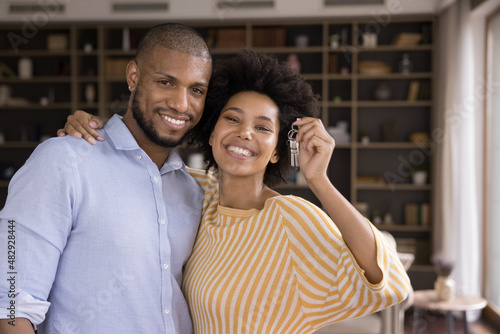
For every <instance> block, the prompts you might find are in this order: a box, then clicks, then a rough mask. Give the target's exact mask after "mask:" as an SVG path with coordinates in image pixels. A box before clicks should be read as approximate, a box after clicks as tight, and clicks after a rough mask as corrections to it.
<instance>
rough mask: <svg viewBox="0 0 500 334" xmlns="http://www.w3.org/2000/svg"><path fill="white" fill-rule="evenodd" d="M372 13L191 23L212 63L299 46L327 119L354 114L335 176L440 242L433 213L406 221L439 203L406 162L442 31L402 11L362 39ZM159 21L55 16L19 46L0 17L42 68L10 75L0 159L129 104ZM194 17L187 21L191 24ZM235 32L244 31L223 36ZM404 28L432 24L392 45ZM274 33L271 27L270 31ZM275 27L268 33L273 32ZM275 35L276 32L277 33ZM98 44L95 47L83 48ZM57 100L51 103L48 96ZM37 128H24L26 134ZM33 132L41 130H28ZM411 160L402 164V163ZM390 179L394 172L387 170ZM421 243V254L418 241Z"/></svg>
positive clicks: (428, 102) (2, 55)
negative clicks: (421, 222) (377, 66)
mask: <svg viewBox="0 0 500 334" xmlns="http://www.w3.org/2000/svg"><path fill="white" fill-rule="evenodd" d="M372 21H373V20H370V19H352V20H324V19H323V20H307V21H298V22H297V21H276V20H275V21H255V22H248V23H242V22H193V24H191V26H193V27H194V28H195V29H197V30H198V31H199V32H200V33H201V34H202V35H203V36H204V37H205V38H206V40H207V42H208V43H209V45H210V46H211V49H212V54H213V58H214V61H217V60H218V59H222V58H228V57H230V56H232V55H234V54H235V53H237V52H238V51H239V49H240V48H241V47H251V48H254V49H256V50H257V51H259V52H263V53H268V54H272V55H275V56H276V57H277V58H278V59H279V60H281V61H286V59H287V57H288V55H290V54H292V53H294V54H296V55H297V56H298V58H299V60H300V63H301V74H302V75H303V76H304V77H305V78H306V79H307V80H308V81H309V82H310V83H311V86H312V87H313V90H314V91H315V92H316V93H318V94H320V95H321V97H322V99H321V112H322V119H323V122H324V123H325V126H326V127H333V126H335V125H336V123H337V122H338V121H344V122H347V123H348V130H349V134H350V136H351V140H350V141H349V142H348V143H341V144H338V145H337V147H336V150H335V153H334V157H333V159H332V162H331V166H330V169H329V175H330V177H331V179H332V180H333V182H334V184H335V185H336V186H337V187H338V189H339V190H340V191H341V192H342V193H343V194H344V195H345V196H346V197H347V198H348V199H350V200H351V202H353V203H357V202H365V203H367V204H368V206H369V216H370V218H372V217H371V215H372V214H373V212H374V211H379V212H381V213H382V214H385V213H389V214H391V215H392V217H393V219H394V224H393V225H387V226H385V225H384V226H383V227H384V229H387V230H388V231H390V232H391V233H393V234H394V235H395V237H396V238H398V237H399V236H403V237H404V238H408V237H410V238H411V237H412V234H414V238H415V239H417V240H420V241H422V240H424V241H425V242H426V243H427V244H429V245H431V244H432V228H431V226H432V223H433V222H432V221H431V222H430V225H429V226H406V225H405V214H404V206H405V204H406V203H408V202H415V203H431V208H432V196H431V193H432V189H433V184H432V182H433V179H432V175H429V179H428V182H427V183H426V184H425V185H419V186H417V185H414V184H412V183H411V177H410V175H409V174H408V173H407V171H406V170H404V168H403V167H404V166H406V165H407V164H406V165H405V161H406V162H410V164H411V163H412V161H413V160H415V159H416V157H419V158H422V157H423V158H422V159H423V160H424V162H425V163H426V164H428V163H429V161H430V160H431V159H432V156H431V154H430V153H428V152H427V151H425V149H423V148H422V145H417V144H415V143H412V142H410V141H409V139H408V138H409V135H410V134H411V133H414V132H424V133H427V134H430V133H431V132H432V130H433V125H432V123H431V119H432V113H433V112H434V110H433V109H434V96H433V91H434V90H433V86H434V81H435V80H434V76H435V65H434V59H435V36H436V33H435V30H436V22H435V18H434V17H411V18H394V19H392V20H391V22H390V23H389V24H387V25H384V26H377V27H376V28H377V32H378V34H377V37H378V43H377V45H376V46H373V47H365V46H363V43H362V41H363V39H362V35H363V34H364V33H365V31H366V32H373V28H374V27H373V26H372V25H373V22H372ZM153 24H154V23H152V22H144V23H126V24H118V23H112V24H99V25H90V24H70V25H62V24H61V25H47V26H45V27H43V28H40V29H39V32H38V33H37V34H36V35H35V36H33V37H32V38H30V39H29V41H28V42H27V43H25V44H22V45H19V50H18V51H17V52H16V51H15V50H13V49H12V46H11V45H10V43H9V40H8V38H7V37H6V36H7V34H8V33H12V32H13V33H17V34H18V35H20V36H22V33H23V32H22V31H21V30H20V28H19V27H13V26H2V25H0V63H4V64H5V65H7V66H8V67H9V68H10V69H12V71H13V72H17V62H18V60H19V59H20V58H22V57H28V58H30V59H32V61H33V68H34V73H33V78H32V79H28V80H23V79H19V78H17V77H5V76H4V77H1V76H0V78H1V81H0V85H6V86H8V87H9V88H10V90H11V91H12V97H16V98H17V97H20V98H24V99H26V101H25V103H24V104H23V103H21V104H16V105H0V131H2V132H4V134H5V137H6V142H5V143H4V144H2V145H0V163H12V164H15V165H16V167H20V165H21V164H22V163H23V162H24V160H25V159H26V158H27V157H28V156H29V154H30V153H31V151H32V149H33V148H34V147H35V146H36V142H37V141H38V140H40V139H41V138H42V137H43V136H54V135H55V133H56V130H57V129H58V128H60V127H61V126H62V124H64V122H65V120H66V117H67V115H69V114H70V113H71V112H72V111H74V110H77V109H83V110H86V111H89V112H92V113H95V114H99V115H101V116H104V117H109V116H110V115H111V114H112V113H114V112H122V111H124V110H125V107H126V102H127V101H128V91H127V87H126V84H125V66H124V64H126V62H127V61H129V60H130V59H132V58H133V57H134V53H135V49H134V48H135V46H136V45H137V41H138V39H139V37H140V36H141V35H142V34H143V33H144V32H145V31H146V30H147V29H148V28H149V27H151V26H152V25H153ZM188 24H189V23H188ZM124 28H128V29H129V35H130V43H128V44H130V49H128V50H123V47H122V46H123V41H122V36H123V29H124ZM228 32H229V33H232V34H233V35H236V36H240V37H239V39H238V38H235V39H230V40H228V39H221V37H223V36H224V34H226V35H227V33H228ZM401 33H419V34H422V35H421V36H422V42H421V43H419V44H416V45H394V44H393V41H394V38H395V37H396V36H397V35H398V34H401ZM53 34H62V35H65V36H66V37H67V46H66V48H65V49H63V50H48V49H47V39H48V37H49V36H50V35H53ZM302 35H304V36H306V39H307V40H308V43H307V45H306V46H297V45H296V42H297V40H298V39H300V38H302V37H301V36H302ZM332 35H337V36H339V38H340V40H339V44H338V45H337V46H335V47H332V46H331V45H330V39H331V37H332ZM263 36H264V37H263ZM265 36H268V37H265ZM269 36H273V37H272V38H274V39H272V38H271V37H269ZM87 44H90V45H91V46H92V47H91V48H88V46H87V47H85V46H86V45H87ZM405 53H407V54H409V56H410V59H411V60H412V62H413V69H412V71H411V72H410V73H408V74H403V73H401V72H400V71H399V69H398V65H399V61H400V59H401V58H402V55H403V54H405ZM363 61H384V62H386V63H387V64H388V65H389V66H390V67H391V71H390V72H389V73H382V74H365V73H359V65H360V63H361V62H363ZM415 81H417V82H419V84H420V87H421V88H423V87H424V86H425V87H427V94H426V95H420V96H418V98H416V99H415V100H413V101H409V100H408V90H409V85H410V83H411V82H415ZM382 83H384V84H385V85H387V87H389V89H390V91H391V96H390V98H389V99H387V100H377V99H376V98H374V90H376V89H377V87H379V85H380V84H382ZM88 85H92V86H94V89H95V98H94V99H93V101H87V99H86V97H85V89H86V87H87V86H88ZM42 97H46V98H48V103H47V104H46V105H41V104H40V99H41V98H42ZM385 123H394V124H397V129H398V131H397V134H396V137H397V138H396V140H394V139H392V140H389V141H386V140H384V139H386V138H384V135H383V132H382V127H383V125H384V124H385ZM23 131H24V132H26V131H28V132H29V133H28V136H27V137H28V141H26V139H27V138H26V133H25V135H24V138H21V137H22V136H21V133H22V132H23ZM30 132H32V133H30ZM362 133H367V134H368V135H369V136H370V143H368V144H363V143H361V141H360V136H361V134H362ZM402 170H404V172H402ZM387 173H392V174H391V175H395V176H397V178H396V180H397V182H396V183H394V184H387V183H366V182H357V178H358V177H359V176H361V177H367V176H373V177H379V178H380V177H384V174H387ZM384 179H386V180H387V177H384ZM6 188H7V182H6V181H3V182H0V203H3V202H4V200H5V197H6V192H7V190H6ZM280 191H281V192H283V193H296V194H299V195H301V196H305V197H308V196H309V199H311V200H314V198H313V196H312V193H310V192H309V193H308V190H307V189H306V188H304V187H303V186H295V185H293V184H289V185H286V186H282V187H280ZM416 252H422V250H421V249H420V250H419V249H417V250H416ZM426 252H427V255H424V256H418V259H419V261H421V260H422V259H424V261H423V262H421V263H417V264H416V265H418V266H420V267H419V268H422V266H423V267H427V268H428V267H429V258H428V254H430V252H431V251H430V250H426Z"/></svg>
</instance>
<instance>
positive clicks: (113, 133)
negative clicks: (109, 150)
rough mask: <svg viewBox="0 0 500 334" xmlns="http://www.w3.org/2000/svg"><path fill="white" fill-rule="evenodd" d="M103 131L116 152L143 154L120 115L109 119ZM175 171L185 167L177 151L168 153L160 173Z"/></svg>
mask: <svg viewBox="0 0 500 334" xmlns="http://www.w3.org/2000/svg"><path fill="white" fill-rule="evenodd" d="M104 129H105V130H106V133H107V135H108V136H109V139H110V140H111V142H112V143H113V145H114V147H115V148H116V149H117V150H124V151H130V150H141V151H142V152H144V150H143V149H142V148H141V147H140V146H139V144H137V141H136V140H135V138H134V136H132V133H131V132H130V130H129V129H128V128H127V126H126V125H125V123H123V121H122V117H121V116H120V115H117V114H115V115H113V117H111V119H110V120H109V121H108V122H107V123H106V125H105V126H104ZM144 154H145V152H144ZM176 169H185V165H184V161H182V159H181V157H180V155H179V153H178V152H177V150H176V149H173V150H171V151H170V154H169V155H168V158H167V161H165V163H164V164H163V166H162V168H161V170H160V173H161V174H163V173H166V172H169V171H171V170H176Z"/></svg>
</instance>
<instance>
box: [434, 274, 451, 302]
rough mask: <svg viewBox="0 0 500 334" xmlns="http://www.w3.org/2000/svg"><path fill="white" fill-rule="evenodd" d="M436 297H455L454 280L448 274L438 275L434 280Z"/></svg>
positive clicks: (446, 299)
mask: <svg viewBox="0 0 500 334" xmlns="http://www.w3.org/2000/svg"><path fill="white" fill-rule="evenodd" d="M434 290H435V291H436V297H437V298H438V299H439V300H441V301H445V302H447V301H450V300H453V298H455V281H454V280H453V279H452V278H451V277H450V276H438V277H437V279H436V282H434Z"/></svg>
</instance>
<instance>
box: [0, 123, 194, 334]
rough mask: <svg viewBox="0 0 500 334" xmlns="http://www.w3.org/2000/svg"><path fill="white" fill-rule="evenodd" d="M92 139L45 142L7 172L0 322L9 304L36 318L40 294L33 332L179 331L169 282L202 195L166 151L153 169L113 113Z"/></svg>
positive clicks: (180, 305)
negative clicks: (14, 170)
mask: <svg viewBox="0 0 500 334" xmlns="http://www.w3.org/2000/svg"><path fill="white" fill-rule="evenodd" d="M102 135H103V137H104V138H105V141H104V142H98V144H97V145H96V146H91V145H88V143H86V142H85V141H83V140H75V139H73V138H71V137H69V136H67V137H64V138H52V139H50V140H48V141H46V142H44V143H42V144H40V145H39V146H38V147H37V149H36V150H35V151H34V152H33V154H32V155H31V157H30V158H29V159H28V160H27V162H26V164H25V165H24V166H23V167H22V168H21V169H20V170H19V171H18V172H17V173H16V175H15V176H14V178H13V179H12V180H11V182H10V185H9V194H8V198H7V202H6V205H5V207H4V209H3V210H2V211H1V212H0V218H1V221H0V244H1V247H0V318H9V312H10V310H8V307H9V305H11V304H10V302H11V300H14V301H15V302H16V311H15V312H16V317H27V318H28V319H30V320H31V321H32V322H33V323H38V322H40V321H41V320H42V319H43V312H41V313H42V314H40V311H39V310H40V309H44V307H45V305H48V304H47V303H46V301H47V300H48V301H49V302H50V308H49V311H48V313H47V317H46V320H45V321H44V323H43V324H42V326H40V327H39V328H40V330H39V333H50V334H53V333H61V334H67V333H82V334H89V333H92V334H98V333H106V334H108V333H121V334H123V333H131V334H137V333H148V334H150V333H153V334H154V333H191V332H192V323H191V318H190V316H189V310H188V307H187V304H186V301H185V299H184V296H183V294H182V292H181V288H180V286H181V282H182V269H183V266H184V264H185V263H186V261H187V259H188V257H189V255H190V253H191V250H192V247H193V244H194V241H195V237H196V233H197V230H198V225H199V222H200V217H201V209H202V200H203V192H202V190H201V188H200V187H199V186H198V184H197V183H196V181H195V180H194V179H193V178H192V177H191V176H189V174H188V173H187V172H186V171H185V166H184V163H183V162H182V160H181V158H180V157H179V155H178V154H177V152H176V151H175V150H172V152H171V154H170V156H169V158H168V160H167V161H166V162H165V164H164V165H163V167H162V168H161V170H158V167H157V166H156V165H155V164H154V163H153V162H152V161H151V159H150V158H149V157H148V156H147V155H146V153H145V152H144V151H143V150H142V149H141V148H140V147H139V146H138V145H137V142H136V141H135V139H134V138H133V136H132V134H131V133H130V131H129V130H128V129H127V127H126V126H125V124H124V123H123V122H122V121H121V119H120V118H119V117H118V116H116V115H115V116H114V117H113V118H111V120H110V121H109V122H108V123H107V125H106V127H105V129H104V130H103V131H102ZM8 220H14V221H15V234H14V235H15V261H14V262H13V264H12V262H11V263H9V262H8V256H9V253H8V249H7V247H6V246H5V245H6V244H7V241H8V240H13V239H12V237H11V238H10V239H9V235H13V234H12V233H9V232H11V230H12V224H9V222H8ZM9 230H10V231H9ZM11 251H12V249H11ZM11 254H12V253H11ZM11 265H12V267H11ZM11 273H14V274H11ZM12 277H14V280H12V279H11V280H10V281H8V279H9V278H12ZM12 282H14V285H15V289H16V293H17V292H20V294H19V295H17V296H16V297H15V298H9V293H8V292H9V289H10V288H11V287H12V284H11V283H12ZM49 293H50V294H49ZM45 308H46V307H45ZM37 310H38V311H37ZM37 312H38V313H37Z"/></svg>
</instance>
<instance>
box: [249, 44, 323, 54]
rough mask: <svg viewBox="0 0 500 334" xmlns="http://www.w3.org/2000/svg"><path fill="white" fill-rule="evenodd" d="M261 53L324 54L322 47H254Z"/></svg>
mask: <svg viewBox="0 0 500 334" xmlns="http://www.w3.org/2000/svg"><path fill="white" fill-rule="evenodd" d="M252 48H253V49H255V51H257V52H260V53H314V52H317V53H322V52H323V47H322V46H306V47H298V46H281V47H252Z"/></svg>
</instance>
